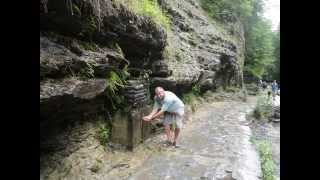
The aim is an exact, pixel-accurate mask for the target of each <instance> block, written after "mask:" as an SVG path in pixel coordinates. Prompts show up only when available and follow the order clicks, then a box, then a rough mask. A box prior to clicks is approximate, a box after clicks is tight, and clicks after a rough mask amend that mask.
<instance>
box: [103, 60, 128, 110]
mask: <svg viewBox="0 0 320 180" xmlns="http://www.w3.org/2000/svg"><path fill="white" fill-rule="evenodd" d="M129 76H130V74H129V73H128V67H127V66H125V67H124V68H123V69H122V70H114V71H110V72H109V73H108V75H107V78H106V81H107V88H106V96H107V98H108V100H109V101H110V104H111V106H112V108H113V109H114V110H115V109H117V107H120V106H123V105H125V101H124V97H123V96H122V95H121V90H122V89H123V88H124V86H125V84H126V80H127V78H128V77H129Z"/></svg>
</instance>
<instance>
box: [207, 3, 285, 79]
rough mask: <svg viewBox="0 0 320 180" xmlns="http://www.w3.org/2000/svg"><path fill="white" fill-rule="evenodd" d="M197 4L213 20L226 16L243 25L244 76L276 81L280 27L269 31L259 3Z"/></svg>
mask: <svg viewBox="0 0 320 180" xmlns="http://www.w3.org/2000/svg"><path fill="white" fill-rule="evenodd" d="M201 5H202V8H203V9H204V10H206V11H207V12H208V14H209V15H210V16H211V17H212V18H213V19H215V20H218V21H220V20H222V19H221V14H225V13H229V14H231V15H233V16H234V17H238V18H239V20H240V21H241V22H242V23H243V25H244V29H245V39H246V42H245V46H246V52H245V64H244V73H245V74H246V75H247V76H249V77H255V78H264V79H267V80H271V79H277V80H280V27H279V29H278V32H273V31H272V30H271V23H270V22H269V21H268V20H267V19H265V18H264V17H263V16H262V14H263V8H264V1H263V0H232V1H230V0H201Z"/></svg>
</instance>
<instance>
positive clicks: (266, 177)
mask: <svg viewBox="0 0 320 180" xmlns="http://www.w3.org/2000/svg"><path fill="white" fill-rule="evenodd" d="M250 141H251V142H252V143H253V144H255V145H256V146H257V148H258V151H259V155H260V163H261V169H262V179H263V180H274V179H275V177H274V162H273V158H272V146H271V144H270V142H268V141H265V140H259V141H257V140H255V139H254V138H251V139H250Z"/></svg>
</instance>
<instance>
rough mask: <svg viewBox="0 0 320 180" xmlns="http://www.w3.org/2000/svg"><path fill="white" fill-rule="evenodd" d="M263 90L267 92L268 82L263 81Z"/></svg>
mask: <svg viewBox="0 0 320 180" xmlns="http://www.w3.org/2000/svg"><path fill="white" fill-rule="evenodd" d="M262 88H263V89H264V90H265V89H266V88H267V82H265V81H263V82H262Z"/></svg>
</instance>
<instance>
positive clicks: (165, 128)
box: [164, 125, 172, 142]
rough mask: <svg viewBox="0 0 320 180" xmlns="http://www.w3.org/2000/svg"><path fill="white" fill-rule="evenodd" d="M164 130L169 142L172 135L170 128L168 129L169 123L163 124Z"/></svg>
mask: <svg viewBox="0 0 320 180" xmlns="http://www.w3.org/2000/svg"><path fill="white" fill-rule="evenodd" d="M164 131H165V133H166V135H167V140H168V142H171V139H172V138H171V137H172V131H171V129H170V125H165V126H164Z"/></svg>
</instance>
